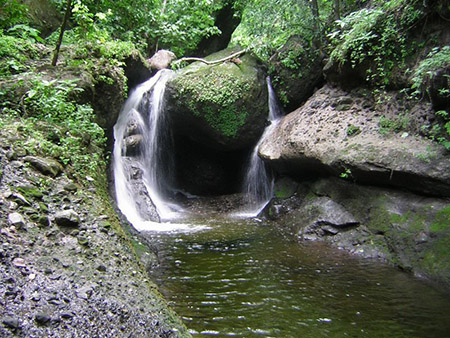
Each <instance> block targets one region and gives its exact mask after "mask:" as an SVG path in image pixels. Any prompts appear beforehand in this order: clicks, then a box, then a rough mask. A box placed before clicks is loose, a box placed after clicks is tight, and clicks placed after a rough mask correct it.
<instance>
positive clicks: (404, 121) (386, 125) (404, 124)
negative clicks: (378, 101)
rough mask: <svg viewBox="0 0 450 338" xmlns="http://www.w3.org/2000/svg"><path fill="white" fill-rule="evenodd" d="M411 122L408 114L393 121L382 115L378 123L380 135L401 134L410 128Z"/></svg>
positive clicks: (401, 115)
mask: <svg viewBox="0 0 450 338" xmlns="http://www.w3.org/2000/svg"><path fill="white" fill-rule="evenodd" d="M409 123H410V120H409V117H408V116H407V115H406V114H400V115H398V116H396V117H395V118H393V119H390V118H387V117H386V116H384V115H382V116H381V117H380V120H379V122H378V126H379V128H380V129H379V131H380V134H383V135H386V134H388V133H389V132H396V133H397V132H400V131H403V130H406V129H407V128H408V126H409Z"/></svg>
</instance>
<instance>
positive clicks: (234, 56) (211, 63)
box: [172, 49, 246, 65]
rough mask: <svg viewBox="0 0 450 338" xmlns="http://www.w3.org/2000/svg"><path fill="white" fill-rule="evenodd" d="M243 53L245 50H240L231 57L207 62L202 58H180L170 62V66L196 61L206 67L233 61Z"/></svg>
mask: <svg viewBox="0 0 450 338" xmlns="http://www.w3.org/2000/svg"><path fill="white" fill-rule="evenodd" d="M245 52H246V50H245V49H244V50H241V51H239V52H236V53H233V54H231V55H228V56H227V57H224V58H222V59H219V60H213V61H208V60H205V59H202V58H197V57H185V58H181V59H178V60H176V61H174V62H172V64H175V65H177V64H179V63H181V62H197V61H198V62H203V63H206V64H207V65H215V64H218V63H222V62H225V61H228V60H231V59H234V58H236V57H238V56H241V55H242V54H245Z"/></svg>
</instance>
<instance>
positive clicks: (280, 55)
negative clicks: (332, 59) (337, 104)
mask: <svg viewBox="0 0 450 338" xmlns="http://www.w3.org/2000/svg"><path fill="white" fill-rule="evenodd" d="M322 59H323V56H322V53H320V50H319V46H318V45H315V44H314V43H311V42H310V41H307V39H305V38H304V37H301V36H298V35H294V36H291V37H290V38H289V40H288V41H287V42H286V44H285V45H284V46H283V48H281V49H280V50H279V51H277V52H276V53H275V54H273V55H272V56H271V58H270V66H269V69H270V76H271V78H272V84H273V87H274V90H275V92H276V94H277V97H278V98H279V99H280V101H281V103H282V105H283V107H284V108H285V110H286V111H293V110H294V109H296V108H298V107H299V106H300V104H301V103H302V102H305V101H306V100H307V99H308V98H309V97H310V96H311V95H312V94H313V92H314V89H315V88H316V87H320V85H321V84H322V82H323V80H324V77H323V73H322V68H323V65H322Z"/></svg>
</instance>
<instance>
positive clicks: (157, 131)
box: [113, 70, 182, 230]
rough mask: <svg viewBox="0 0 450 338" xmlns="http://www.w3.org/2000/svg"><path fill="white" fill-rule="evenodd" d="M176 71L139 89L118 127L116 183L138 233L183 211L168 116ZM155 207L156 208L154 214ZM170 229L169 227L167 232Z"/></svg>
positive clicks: (164, 73)
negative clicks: (167, 92) (175, 186)
mask: <svg viewBox="0 0 450 338" xmlns="http://www.w3.org/2000/svg"><path fill="white" fill-rule="evenodd" d="M172 74H173V72H172V71H170V70H162V71H160V72H158V73H157V74H156V75H155V76H153V77H152V78H151V79H150V80H148V81H146V82H145V83H143V84H141V85H140V86H138V87H137V88H136V89H135V90H134V91H133V93H132V94H131V95H130V97H129V98H128V100H127V101H126V103H125V105H124V107H123V109H122V111H121V113H120V115H119V118H118V120H117V123H116V125H115V126H114V139H115V141H114V162H113V165H114V166H113V170H114V182H115V190H116V200H117V204H118V207H119V209H120V210H121V212H122V213H123V214H124V215H125V216H126V217H127V219H128V221H130V222H131V223H132V224H133V226H134V227H135V228H136V229H138V230H151V229H155V225H157V224H158V223H156V222H154V221H158V220H162V221H167V220H171V219H174V218H177V217H178V216H179V215H180V214H181V213H182V208H181V207H180V206H179V205H177V204H176V203H175V202H173V201H171V195H173V193H174V190H173V188H172V184H173V175H172V172H173V170H172V169H173V163H172V162H173V160H172V156H171V154H172V149H171V144H172V142H171V140H172V135H171V134H170V128H168V124H167V123H168V121H167V119H166V117H165V115H164V109H163V108H164V100H163V98H164V91H165V87H166V83H167V81H168V80H169V79H170V78H171V76H172ZM151 209H153V210H154V209H156V212H153V214H151V213H150V210H151ZM170 229H171V227H170V226H167V224H166V225H165V226H164V230H170Z"/></svg>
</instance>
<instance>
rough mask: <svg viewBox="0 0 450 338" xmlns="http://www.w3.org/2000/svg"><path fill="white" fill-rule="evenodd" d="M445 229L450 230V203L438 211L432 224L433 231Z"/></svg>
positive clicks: (431, 230)
mask: <svg viewBox="0 0 450 338" xmlns="http://www.w3.org/2000/svg"><path fill="white" fill-rule="evenodd" d="M443 231H449V232H450V205H449V206H447V207H445V208H444V209H442V210H440V211H438V212H437V214H436V217H435V219H434V221H433V223H431V225H430V232H432V233H433V232H443ZM449 255H450V254H449Z"/></svg>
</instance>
